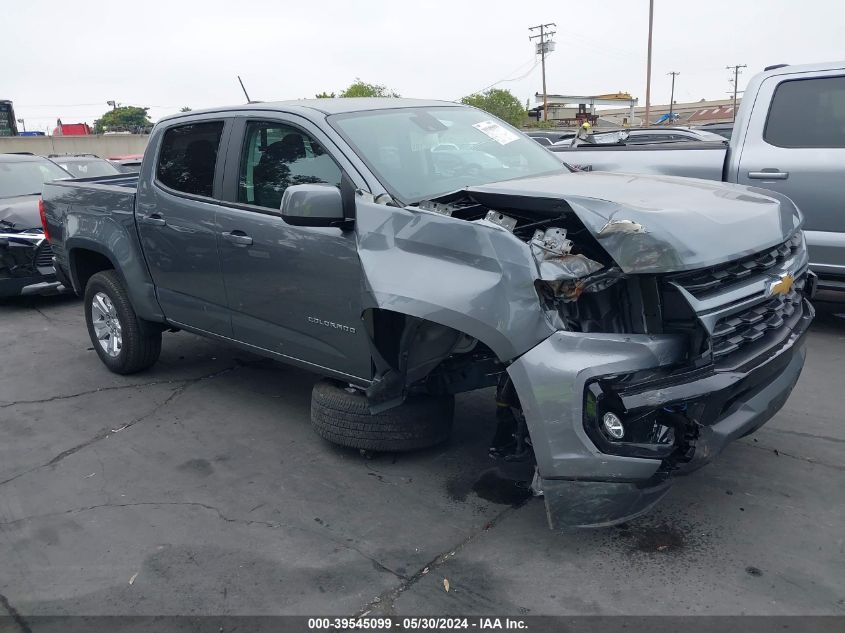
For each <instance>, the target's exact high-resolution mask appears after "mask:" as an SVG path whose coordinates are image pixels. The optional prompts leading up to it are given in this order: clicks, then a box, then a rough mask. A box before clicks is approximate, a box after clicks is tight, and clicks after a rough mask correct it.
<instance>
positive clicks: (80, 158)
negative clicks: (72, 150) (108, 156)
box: [49, 154, 122, 178]
mask: <svg viewBox="0 0 845 633" xmlns="http://www.w3.org/2000/svg"><path fill="white" fill-rule="evenodd" d="M49 158H50V160H52V161H53V162H54V163H56V164H57V165H58V166H59V167H61V168H62V169H64V170H66V171H68V172H69V173H70V174H72V175H73V177H74V178H90V177H92V176H113V175H115V174H120V173H122V172H121V171H120V170H119V169H118V168H117V167H115V166H114V165H112V164H111V163H110V162H109V161H107V160H105V159H104V158H100V157H99V156H96V155H94V154H69V155H65V156H60V155H56V154H51V155H50V156H49Z"/></svg>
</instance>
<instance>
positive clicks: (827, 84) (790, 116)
mask: <svg viewBox="0 0 845 633" xmlns="http://www.w3.org/2000/svg"><path fill="white" fill-rule="evenodd" d="M763 138H764V139H765V140H766V142H768V143H771V144H772V145H776V146H778V147H845V77H822V78H818V79H797V80H792V81H784V82H783V83H781V84H780V85H779V86H778V87H777V89H776V90H775V94H774V97H773V98H772V106H771V108H770V109H769V116H768V118H767V119H766V129H765V132H764V133H763Z"/></svg>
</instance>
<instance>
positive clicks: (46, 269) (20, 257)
mask: <svg viewBox="0 0 845 633" xmlns="http://www.w3.org/2000/svg"><path fill="white" fill-rule="evenodd" d="M56 285H57V284H56V274H55V270H54V269H53V252H52V250H51V249H50V243H49V242H48V241H47V240H46V239H45V238H44V233H43V232H42V231H41V230H40V229H31V230H27V231H14V230H10V229H6V230H2V231H0V297H13V296H17V295H21V294H33V293H37V292H42V291H43V290H44V289H46V288H48V287H53V286H56Z"/></svg>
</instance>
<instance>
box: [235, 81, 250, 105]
mask: <svg viewBox="0 0 845 633" xmlns="http://www.w3.org/2000/svg"><path fill="white" fill-rule="evenodd" d="M238 83H239V84H241V90H243V91H244V96H245V97H246V102H247V103H252V100H251V99H250V98H249V95H248V94H247V92H246V88H244V82H243V81H241V76H240V75H238Z"/></svg>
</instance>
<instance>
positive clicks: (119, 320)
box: [85, 270, 161, 374]
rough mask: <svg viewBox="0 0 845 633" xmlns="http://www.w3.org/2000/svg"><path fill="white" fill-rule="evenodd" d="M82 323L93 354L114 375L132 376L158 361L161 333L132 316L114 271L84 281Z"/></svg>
mask: <svg viewBox="0 0 845 633" xmlns="http://www.w3.org/2000/svg"><path fill="white" fill-rule="evenodd" d="M85 322H86V324H87V325H88V335H89V336H90V337H91V342H92V343H93V344H94V351H96V352H97V355H98V356H99V357H100V360H101V361H103V364H104V365H105V366H106V367H108V368H109V370H111V371H113V372H114V373H116V374H133V373H135V372H138V371H141V370H142V369H146V368H147V367H150V366H151V365H153V364H154V363H155V362H156V361H157V360H158V356H159V354H160V353H161V329H160V328H159V327H158V326H156V324H154V323H150V322H148V321H144V320H143V319H141V318H139V317H138V315H137V314H135V310H134V309H133V308H132V304H131V303H130V302H129V295H128V294H127V292H126V289H125V288H124V287H123V284H122V283H121V282H120V277H118V275H117V273H116V272H115V271H113V270H106V271H103V272H99V273H97V274H95V275H92V276H91V279H89V280H88V285H87V286H85Z"/></svg>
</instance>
